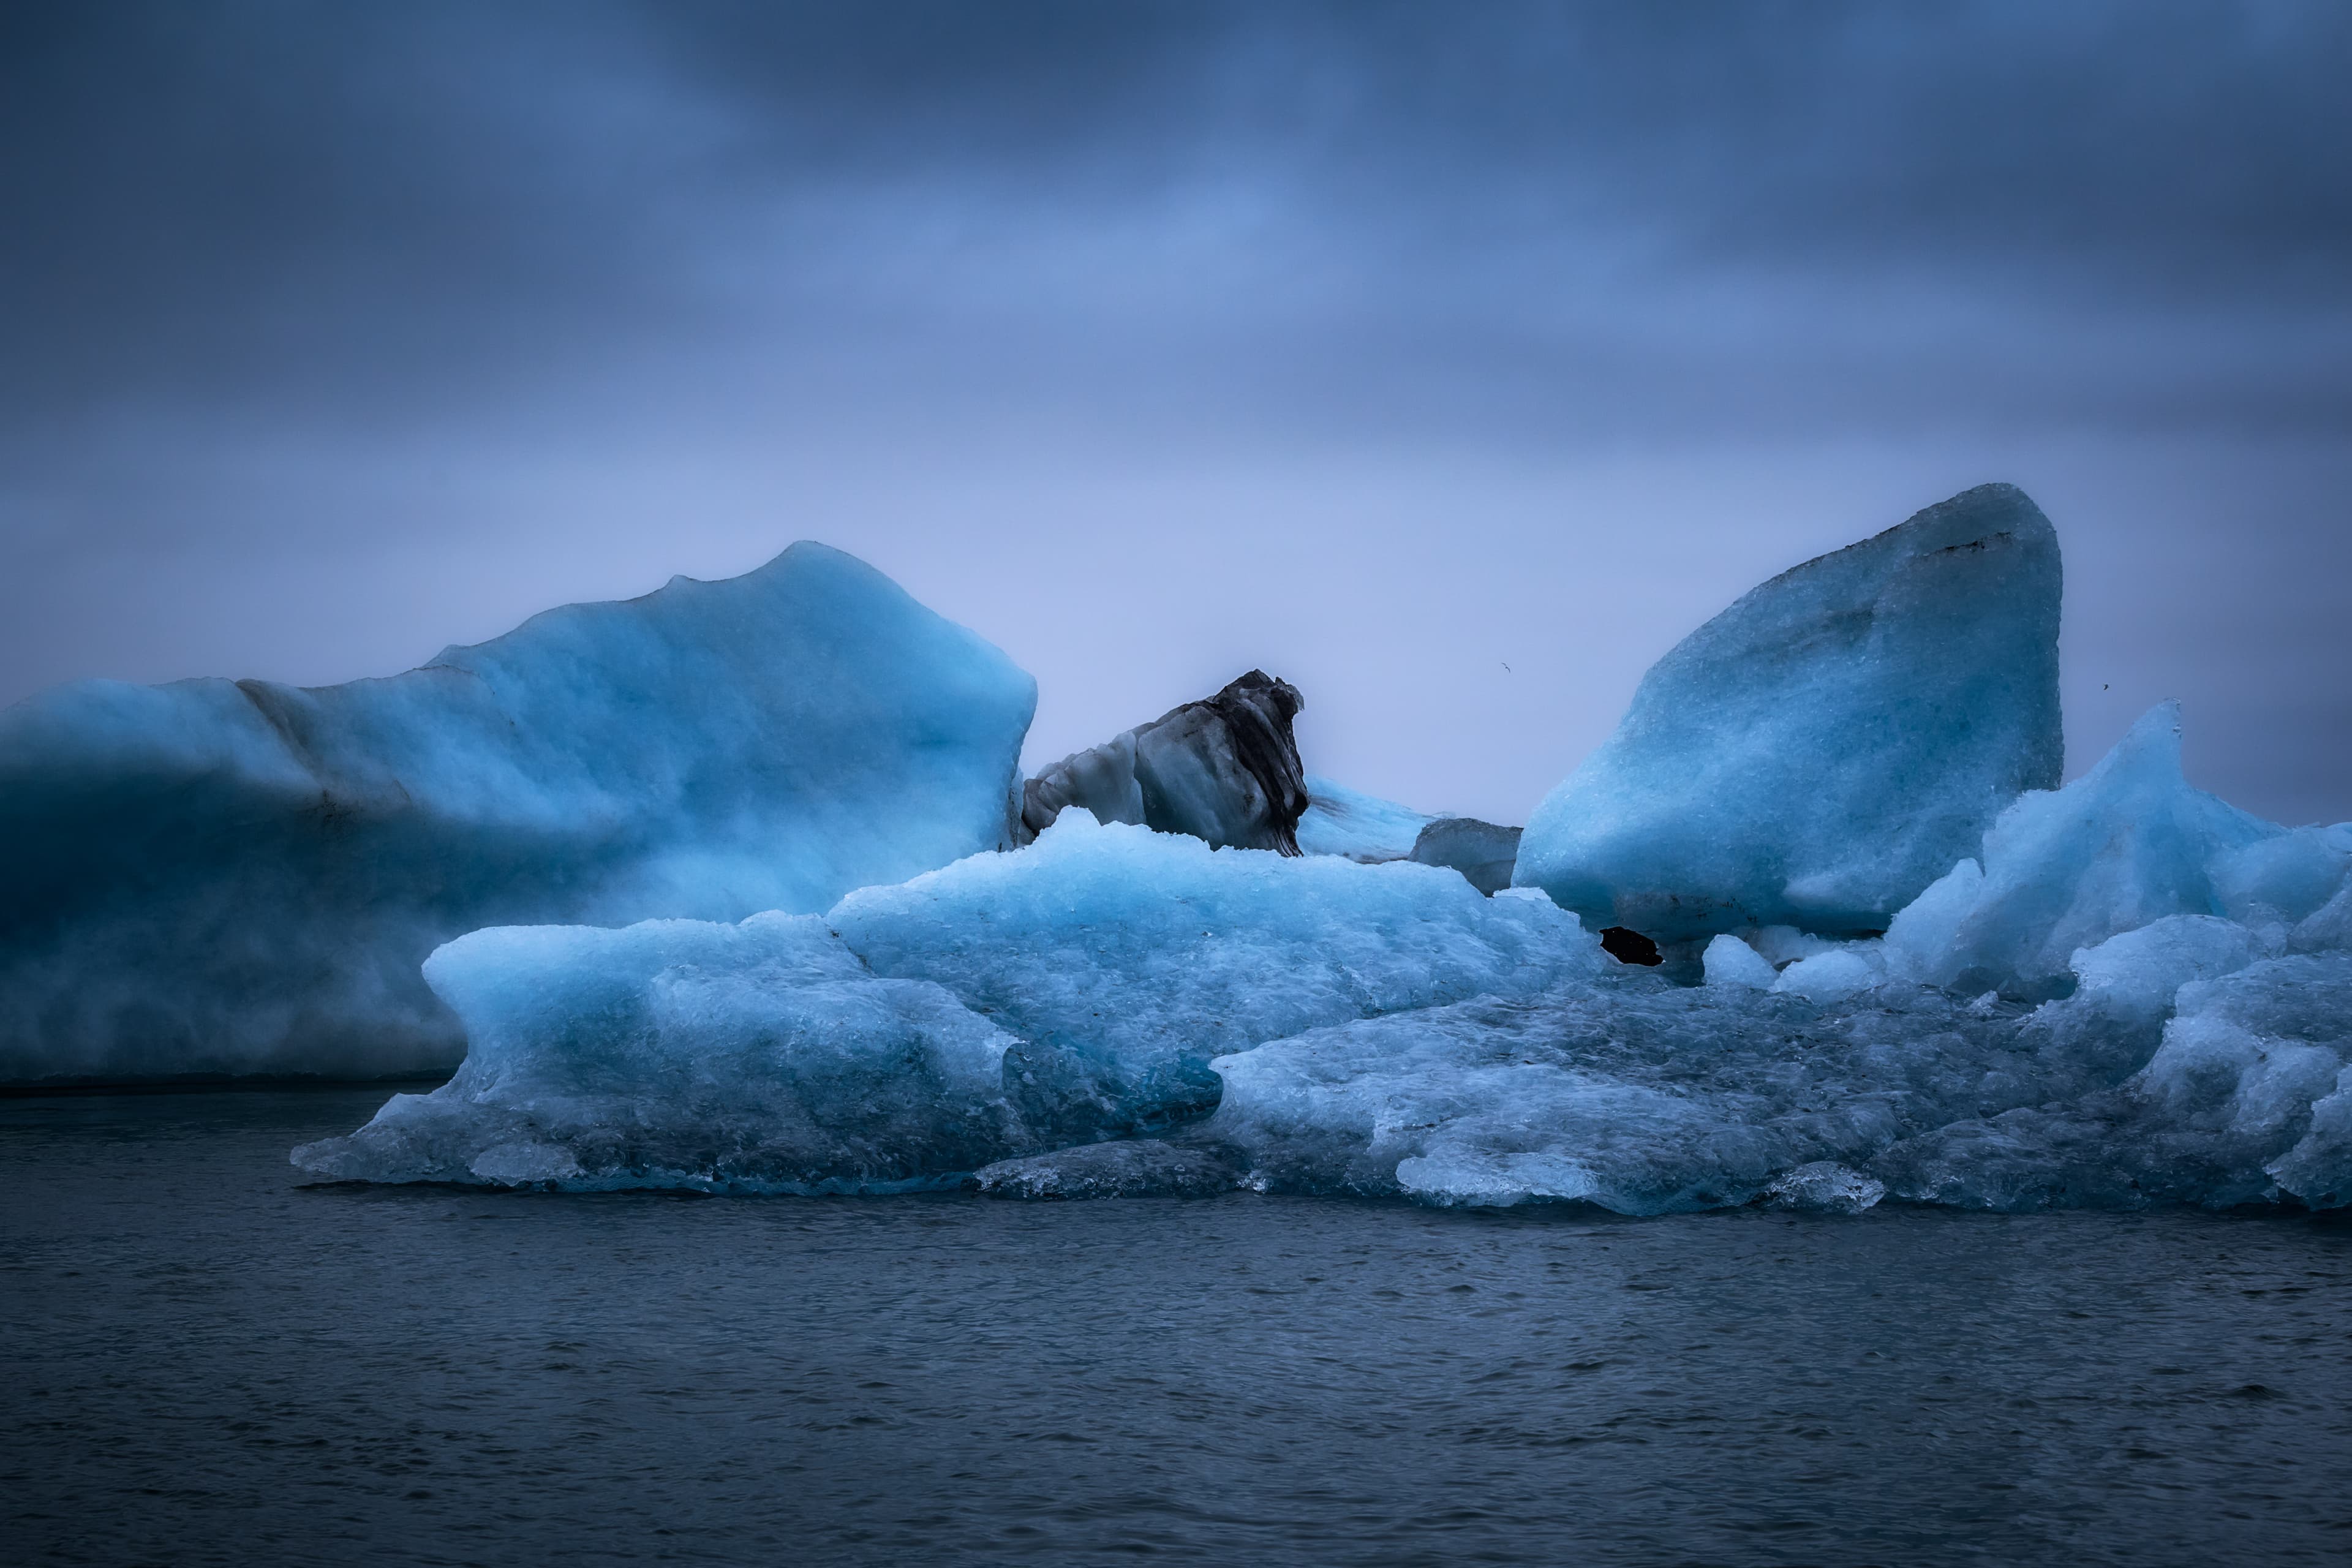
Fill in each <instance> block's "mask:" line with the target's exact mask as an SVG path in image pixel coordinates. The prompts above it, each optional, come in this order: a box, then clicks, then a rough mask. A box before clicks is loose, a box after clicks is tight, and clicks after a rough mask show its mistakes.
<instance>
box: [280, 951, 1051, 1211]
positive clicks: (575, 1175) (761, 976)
mask: <svg viewBox="0 0 2352 1568" xmlns="http://www.w3.org/2000/svg"><path fill="white" fill-rule="evenodd" d="M425 975H426V978H427V979H428V980H429V981H430V982H431V983H432V984H433V987H434V989H435V990H436V992H437V993H439V994H440V995H441V996H442V997H443V998H444V999H446V1001H447V1002H448V1004H449V1005H450V1006H451V1007H452V1008H453V1009H454V1010H455V1011H456V1012H457V1016H459V1017H460V1018H462V1019H463V1020H464V1021H465V1026H466V1033H467V1042H468V1048H467V1057H466V1061H465V1064H464V1066H463V1067H461V1068H459V1069H458V1072H457V1077H456V1078H454V1079H451V1081H450V1082H449V1083H448V1084H446V1085H445V1086H444V1087H443V1088H441V1089H437V1090H436V1091H435V1092H434V1093H432V1094H430V1095H403V1096H400V1097H397V1098H396V1099H394V1100H393V1101H392V1102H391V1103H390V1104H389V1105H387V1106H386V1107H385V1108H384V1110H383V1111H382V1112H380V1113H378V1115H377V1116H376V1118H375V1120H374V1121H372V1122H370V1123H369V1124H368V1125H367V1126H366V1127H365V1128H363V1129H362V1130H361V1131H359V1132H358V1133H356V1134H354V1135H352V1137H350V1138H341V1139H330V1140H327V1141H325V1142H320V1143H314V1144H310V1145H306V1146H305V1147H303V1148H301V1149H298V1150H296V1151H295V1153H294V1160H295V1163H297V1164H298V1165H300V1166H302V1167H303V1168H304V1169H306V1170H308V1171H309V1172H310V1173H312V1174H314V1175H319V1176H324V1177H330V1178H361V1179H366V1180H373V1181H387V1180H390V1181H444V1182H468V1183H478V1184H492V1185H502V1186H516V1185H530V1184H552V1185H560V1186H564V1187H572V1188H583V1189H600V1188H614V1187H631V1186H664V1187H695V1188H702V1189H706V1190H721V1191H758V1192H796V1193H812V1192H876V1191H894V1190H899V1189H903V1188H907V1187H913V1186H921V1185H925V1184H933V1183H936V1182H937V1181H938V1180H940V1178H941V1174H942V1173H950V1172H953V1171H957V1170H961V1169H969V1168H971V1167H972V1166H975V1165H980V1164H984V1163H988V1162H990V1161H992V1160H995V1159H999V1158H1002V1157H1003V1156H1005V1155H1006V1154H1009V1153H1014V1152H1022V1151H1024V1150H1025V1149H1030V1148H1034V1147H1037V1146H1038V1145H1039V1144H1040V1143H1041V1142H1043V1140H1042V1139H1041V1138H1040V1137H1039V1136H1038V1135H1037V1134H1036V1133H1034V1131H1032V1130H1031V1129H1029V1128H1028V1127H1027V1126H1026V1125H1025V1124H1024V1122H1023V1121H1022V1118H1021V1116H1020V1113H1019V1111H1018V1110H1016V1108H1015V1107H1014V1106H1013V1103H1012V1102H1011V1101H1010V1100H1008V1099H1007V1098H1006V1096H1005V1094H1004V1092H1003V1070H1002V1069H1003V1058H1004V1056H1005V1053H1006V1051H1007V1049H1008V1048H1009V1047H1013V1045H1014V1044H1015V1043H1016V1042H1015V1041H1014V1040H1013V1037H1012V1036H1010V1035H1008V1034H1006V1033H1005V1032H1004V1031H1003V1030H1001V1029H999V1028H997V1027H996V1026H994V1025H992V1024H991V1023H990V1022H989V1021H988V1020H986V1019H984V1018H982V1017H981V1016H978V1015H977V1014H974V1013H972V1012H971V1010H969V1009H968V1008H966V1007H965V1006H964V1005H962V1004H961V1002H959V1001H958V1000H957V999H956V998H955V997H954V996H952V995H950V994H949V993H947V992H946V991H944V990H942V989H941V988H940V987H939V986H936V985H930V984H924V983H922V982H919V981H907V980H878V979H876V978H875V977H873V976H872V975H870V974H867V973H865V971H864V969H863V966H862V965H860V964H859V963H858V961H857V958H856V955H855V954H854V953H852V952H849V950H848V949H847V948H846V947H845V945H843V943H842V942H841V940H840V939H839V938H838V937H836V936H835V935H834V934H833V932H832V931H829V930H827V929H826V927H825V925H824V921H822V920H821V919H820V918H818V917H816V916H814V915H777V914H769V915H755V916H753V917H752V918H751V919H750V920H748V921H744V922H743V923H742V924H740V925H719V924H714V923H709V922H706V921H648V922H646V923H645V924H642V925H636V926H631V927H628V928H627V929H625V930H621V931H604V930H598V929H595V928H593V927H584V926H537V927H528V926H527V927H509V928H505V929H499V930H491V931H476V932H474V933H473V934H472V935H470V936H467V937H463V938H460V939H459V940H458V941H457V942H451V943H450V944H449V945H447V946H446V947H444V948H442V949H441V950H439V951H438V952H436V953H435V954H434V955H433V957H432V959H431V960H430V961H429V962H428V963H427V964H426V965H425Z"/></svg>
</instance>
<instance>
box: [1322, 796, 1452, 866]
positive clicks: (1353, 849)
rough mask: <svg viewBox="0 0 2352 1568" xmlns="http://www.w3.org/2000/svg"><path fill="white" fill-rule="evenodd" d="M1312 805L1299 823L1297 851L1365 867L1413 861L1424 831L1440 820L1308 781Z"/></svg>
mask: <svg viewBox="0 0 2352 1568" xmlns="http://www.w3.org/2000/svg"><path fill="white" fill-rule="evenodd" d="M1307 796H1308V798H1309V803H1310V804H1309V805H1307V814H1306V815H1305V816H1301V817H1300V818H1299V819H1298V847H1299V848H1300V849H1302V850H1304V851H1306V852H1307V854H1309V855H1343V856H1345V857H1347V858H1349V859H1350V860H1360V861H1362V862H1364V863H1365V864H1366V865H1378V864H1379V863H1380V862H1381V861H1383V860H1409V859H1411V858H1412V847H1413V845H1414V844H1415V843H1417V842H1418V841H1419V840H1420V837H1421V830H1422V829H1423V827H1426V826H1429V825H1430V824H1431V823H1432V822H1434V821H1436V820H1437V818H1436V817H1434V816H1431V815H1430V814H1429V813H1427V812H1425V811H1415V810H1413V809H1412V807H1411V806H1408V805H1398V804H1397V803H1396V802H1395V801H1392V800H1382V799H1381V797H1380V796H1378V795H1366V794H1364V793H1363V792H1362V791H1361V790H1352V789H1349V787H1348V786H1347V785H1345V784H1338V783H1335V782H1333V781H1332V780H1330V779H1323V778H1309V779H1308V780H1307Z"/></svg>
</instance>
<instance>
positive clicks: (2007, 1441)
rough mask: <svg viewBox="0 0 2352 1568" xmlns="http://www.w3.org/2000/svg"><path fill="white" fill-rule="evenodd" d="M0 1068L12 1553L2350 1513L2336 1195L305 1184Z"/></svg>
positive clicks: (1113, 1553) (1752, 1556)
mask: <svg viewBox="0 0 2352 1568" xmlns="http://www.w3.org/2000/svg"><path fill="white" fill-rule="evenodd" d="M382 1098H383V1091H382V1090H375V1091H357V1090H333V1091H327V1090H318V1091H309V1092H274V1093H254V1092H248V1093H227V1092H220V1093H202V1094H178V1095H155V1096H122V1097H114V1098H99V1097H91V1098H82V1099H28V1100H5V1101H0V1342H5V1345H6V1346H7V1353H8V1359H9V1363H10V1366H9V1370H8V1373H7V1375H6V1377H5V1380H0V1557H5V1559H6V1560H8V1561H11V1562H41V1561H58V1562H65V1561H82V1562H109V1563H110V1562H129V1561H159V1562H160V1561H169V1562H173V1563H201V1562H222V1563H232V1562H235V1563H247V1562H254V1561H274V1562H289V1561H306V1560H327V1559H349V1558H352V1557H355V1556H356V1557H364V1558H365V1560H367V1561H369V1562H388V1563H457V1562H463V1563H547V1562H553V1561H560V1560H586V1561H641V1560H649V1559H664V1560H673V1561H681V1562H743V1563H828V1562H859V1563H862V1562H874V1563H883V1562H907V1561H913V1562H1003V1563H1095V1562H1100V1561H1104V1560H1106V1559H1109V1558H1116V1557H1124V1556H1127V1555H1129V1554H1134V1553H1143V1552H1150V1554H1152V1555H1155V1556H1159V1557H1161V1558H1165V1559H1172V1560H1176V1561H1217V1562H1223V1563H1233V1562H1240V1563H1268V1562H1313V1563H1413V1562H1433V1561H1440V1560H1444V1561H1479V1562H1498V1563H1500V1562H1526V1563H1562V1562H1579V1563H1654V1562H1685V1561H1700V1562H1740V1563H1906V1564H1907V1563H1945V1562H2002V1563H2013V1562H2054V1561H2059V1560H2062V1559H2063V1560H2064V1561H2065V1562H2067V1563H2069V1564H2083V1563H2134V1564H2140V1563H2200V1564H2204V1563H2211V1562H2215V1561H2249V1560H2263V1561H2268V1562H2272V1563H2297V1562H2309V1563H2319V1562H2330V1563H2333V1562H2340V1561H2342V1560H2343V1558H2344V1556H2345V1554H2346V1553H2347V1551H2352V1334H2347V1332H2346V1331H2345V1324H2346V1323H2347V1321H2352V1313H2347V1309H2352V1224H2346V1223H2341V1222H2329V1221H2317V1220H2307V1219H2281V1218H2276V1217H2271V1218H2261V1219H2249V1218H2232V1217H2220V1216H2211V1215H2097V1214H2076V1215H2051V1216H2038V1217H2026V1218H1998V1217H1984V1216H1973V1215H1955V1214H1950V1213H1943V1212H1928V1211H1912V1210H1881V1211H1877V1212H1874V1213H1872V1214H1870V1215H1864V1216H1863V1217H1861V1218H1858V1219H1845V1220H1834V1219H1822V1218H1803V1217H1794V1216H1790V1215H1768V1214H1761V1213H1738V1214H1727V1215H1698V1216H1692V1217H1687V1218H1679V1219H1669V1220H1644V1221H1624V1220H1615V1219H1608V1218H1601V1217H1596V1216H1594V1215H1591V1214H1583V1213H1569V1212H1559V1211H1552V1212H1517V1211H1515V1212H1506V1213H1475V1212H1459V1211H1457V1212H1433V1211H1428V1210H1422V1209H1416V1208H1412V1207H1407V1206H1403V1205H1358V1204H1344V1203H1336V1202H1329V1201H1292V1200H1283V1199H1270V1198H1265V1197H1257V1196H1253V1195H1249V1194H1230V1195H1227V1196H1224V1197H1221V1198H1216V1199H1208V1200H1199V1201H1192V1202H1183V1201H1176V1200H1152V1201H1140V1202H1129V1203H1103V1204H1067V1205H1050V1204H1038V1205H1031V1204H1016V1203H1005V1202H998V1201H992V1200H988V1199H982V1198H967V1197H929V1198H907V1199H863V1200H781V1199H694V1198H680V1197H663V1196H646V1195H632V1196H608V1197H569V1196H557V1195H539V1194H510V1195H499V1194H479V1193H457V1192H452V1191H446V1190H436V1189H391V1190H385V1189H355V1188H309V1189H304V1188H300V1187H298V1186H297V1185H296V1177H295V1175H294V1173H293V1172H292V1171H291V1170H290V1168H289V1166H288V1165H287V1164H286V1163H285V1156H286V1151H287V1149H288V1148H289V1147H290V1146H291V1145H292V1144H294V1143H296V1142H302V1141H305V1140H308V1139H310V1138H314V1137H318V1136H320V1135H321V1134H324V1133H327V1132H331V1131H340V1130H343V1129H347V1128H349V1127H351V1126H352V1125H355V1124H356V1123H357V1122H359V1121H363V1120H364V1119H365V1118H366V1116H367V1115H368V1113H369V1112H370V1111H371V1110H373V1106H374V1104H375V1102H377V1101H379V1100H382Z"/></svg>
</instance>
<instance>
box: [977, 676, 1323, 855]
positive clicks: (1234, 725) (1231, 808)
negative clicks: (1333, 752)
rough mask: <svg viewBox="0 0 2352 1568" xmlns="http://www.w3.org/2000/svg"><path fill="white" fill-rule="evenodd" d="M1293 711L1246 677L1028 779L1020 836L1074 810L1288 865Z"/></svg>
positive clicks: (1283, 687)
mask: <svg viewBox="0 0 2352 1568" xmlns="http://www.w3.org/2000/svg"><path fill="white" fill-rule="evenodd" d="M1301 706H1303V704H1302V702H1301V700H1300V699H1299V695H1298V689H1297V687H1295V686H1293V685H1291V684H1290V683H1289V682H1288V681H1286V680H1277V679H1275V678H1274V677H1272V676H1270V675H1268V674H1266V673H1265V671H1264V670H1259V669H1253V670H1251V671H1250V672H1249V673H1248V674H1246V675H1244V676H1242V677H1241V678H1240V679H1236V680H1234V681H1233V682H1231V683H1230V684H1228V685H1227V686H1226V687H1225V689H1223V690H1222V691H1220V692H1218V693H1217V694H1216V695H1215V696H1214V697H1211V698H1208V699H1206V700H1202V701H1199V702H1187V703H1185V704H1183V705H1182V706H1181V707H1178V708H1173V709H1171V710H1169V711H1168V712H1166V713H1163V714H1161V715H1160V717H1159V718H1157V719H1155V720H1153V721H1151V722H1150V723H1149V724H1143V725H1139V726H1138V727H1137V728H1135V729H1132V730H1129V731H1125V732H1123V733H1121V734H1118V735H1115V736H1113V737H1112V738H1111V739H1110V740H1108V741H1107V742H1104V743H1103V744H1101V745H1099V746H1096V747H1094V748H1093V749H1091V750H1089V751H1084V752H1078V753H1076V755H1075V756H1068V757H1065V758H1063V759H1062V760H1061V761H1060V762H1058V763H1055V764H1054V765H1053V766H1052V767H1050V768H1047V769H1046V770H1045V772H1044V773H1039V774H1038V775H1037V776H1036V777H1035V778H1034V779H1031V780H1030V781H1029V782H1028V783H1027V784H1025V785H1024V786H1023V790H1022V805H1021V819H1022V824H1023V828H1024V835H1026V836H1034V835H1035V834H1038V833H1041V832H1043V831H1044V830H1045V829H1046V828H1047V827H1050V826H1053V823H1054V819H1055V817H1056V816H1060V815H1061V813H1062V810H1063V808H1064V807H1065V806H1072V805H1075V806H1078V807H1080V808H1082V809H1083V810H1085V811H1087V812H1088V813H1090V814H1091V815H1092V816H1094V818H1095V819H1096V820H1097V822H1125V823H1140V824H1142V825H1143V826H1148V827H1151V828H1155V829H1157V830H1158V831H1160V832H1162V833H1189V834H1191V835H1192V837H1195V838H1199V839H1202V840H1203V841H1204V842H1206V843H1209V844H1212V845H1216V846H1218V847H1224V846H1228V845H1232V846H1237V847H1243V848H1250V849H1274V850H1278V851H1280V852H1281V853H1282V854H1285V855H1297V854H1298V853H1300V849H1299V846H1298V839H1297V826H1298V818H1299V816H1300V814H1301V813H1303V812H1304V811H1306V809H1307V774H1306V770H1305V769H1304V768H1303V767H1302V766H1301V765H1300V763H1299V761H1298V742H1297V740H1296V739H1294V738H1293V736H1292V734H1291V729H1290V721H1291V720H1292V719H1294V718H1296V717H1297V713H1298V710H1299V709H1300V707H1301Z"/></svg>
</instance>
